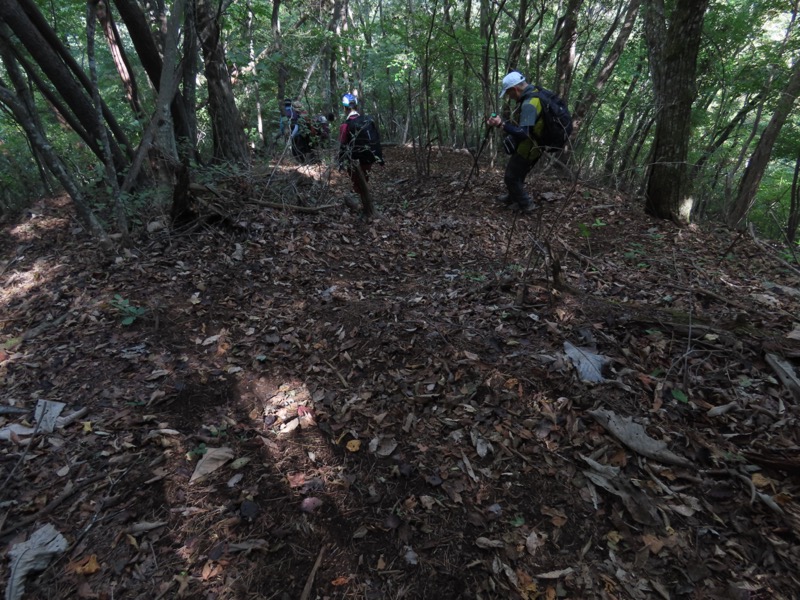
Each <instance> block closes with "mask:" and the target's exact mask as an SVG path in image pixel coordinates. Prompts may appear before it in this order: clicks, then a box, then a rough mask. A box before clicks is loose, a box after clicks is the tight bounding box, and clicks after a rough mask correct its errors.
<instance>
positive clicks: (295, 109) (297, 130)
mask: <svg viewBox="0 0 800 600" xmlns="http://www.w3.org/2000/svg"><path fill="white" fill-rule="evenodd" d="M289 108H290V110H291V127H292V129H291V134H290V135H291V140H292V156H294V157H295V158H296V159H297V162H299V163H306V162H313V159H314V156H313V149H314V140H313V139H312V130H311V123H310V122H309V119H308V118H307V117H308V116H307V114H306V111H305V110H303V106H302V105H301V104H300V102H298V101H294V102H292V104H291V106H290V107H289Z"/></svg>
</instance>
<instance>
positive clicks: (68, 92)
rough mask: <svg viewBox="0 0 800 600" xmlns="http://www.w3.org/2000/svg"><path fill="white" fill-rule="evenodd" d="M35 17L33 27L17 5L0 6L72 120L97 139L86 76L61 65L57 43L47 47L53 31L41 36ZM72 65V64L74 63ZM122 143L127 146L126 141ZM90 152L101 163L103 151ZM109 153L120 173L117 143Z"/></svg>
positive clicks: (0, 12) (61, 52) (94, 147)
mask: <svg viewBox="0 0 800 600" xmlns="http://www.w3.org/2000/svg"><path fill="white" fill-rule="evenodd" d="M26 6H27V4H26ZM28 8H30V9H31V10H34V9H36V7H35V6H33V7H32V8H31V7H29V6H28ZM36 14H37V18H36V21H35V23H34V21H32V20H31V19H30V18H29V15H28V14H27V13H26V12H25V11H23V9H22V6H21V5H20V4H19V3H18V2H11V1H9V0H4V1H2V2H0V21H3V22H5V23H6V24H7V25H8V26H9V28H10V29H11V30H12V31H13V32H14V34H15V36H16V37H17V39H19V40H20V41H21V42H22V44H23V45H24V46H25V48H26V49H27V50H28V52H29V53H30V55H31V57H32V58H33V60H34V61H35V62H36V64H37V65H38V66H39V68H40V69H41V70H42V72H43V73H44V74H45V76H46V77H47V78H48V79H49V80H50V82H51V83H52V84H53V86H54V87H55V88H56V89H57V90H58V92H59V94H60V95H61V97H62V98H63V100H64V104H65V105H66V106H67V107H69V110H70V111H71V112H72V114H73V115H74V118H75V119H76V120H77V121H79V122H80V123H81V125H82V126H83V127H84V128H85V129H86V131H87V133H88V135H89V137H90V139H92V140H98V139H100V136H101V132H100V130H99V125H98V123H97V119H95V118H94V107H93V104H92V100H91V97H90V96H89V95H88V94H87V93H86V92H87V90H89V89H90V87H91V86H90V84H89V81H88V78H87V77H86V74H85V73H83V72H82V71H80V70H79V71H80V73H81V74H82V78H78V79H76V78H75V77H73V74H74V72H75V70H74V69H73V70H72V71H71V70H70V69H69V68H68V67H67V66H66V63H65V62H64V61H65V60H66V59H65V58H64V55H68V53H67V52H66V50H65V49H64V48H63V45H62V44H61V43H60V42H58V40H57V39H56V41H57V42H58V46H57V47H53V46H52V45H51V44H50V40H52V39H53V37H54V34H53V33H52V30H49V31H48V35H47V37H45V35H43V34H42V32H41V30H40V27H39V26H41V25H42V23H44V24H45V25H46V23H45V22H44V19H43V18H41V15H40V14H39V13H38V10H36ZM70 59H71V57H70ZM72 62H73V63H74V60H73V61H72ZM104 115H105V116H106V118H107V119H108V118H113V116H110V113H107V112H105V111H104ZM120 136H121V139H125V138H124V134H121V133H120ZM125 141H126V142H127V140H125ZM90 148H91V149H92V151H93V152H94V153H95V154H96V155H97V157H98V158H99V159H100V160H102V158H103V151H102V148H100V147H99V146H98V145H97V144H93V145H92V144H90ZM111 151H112V154H113V156H114V164H115V166H116V168H117V170H123V169H124V168H125V167H126V166H127V162H128V161H127V157H126V156H125V153H124V152H123V151H122V149H121V148H120V146H119V145H118V144H117V143H116V142H112V145H111ZM131 154H132V150H131Z"/></svg>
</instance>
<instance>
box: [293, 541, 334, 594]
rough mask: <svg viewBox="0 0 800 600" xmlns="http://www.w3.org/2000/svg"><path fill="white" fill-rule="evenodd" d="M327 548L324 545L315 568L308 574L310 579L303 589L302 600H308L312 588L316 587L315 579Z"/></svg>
mask: <svg viewBox="0 0 800 600" xmlns="http://www.w3.org/2000/svg"><path fill="white" fill-rule="evenodd" d="M327 548H328V547H327V546H325V545H323V546H322V548H320V549H319V554H318V555H317V560H316V562H314V566H313V567H312V568H311V573H309V574H308V579H307V580H306V585H305V587H304V588H303V593H302V594H300V600H308V599H309V598H310V597H311V588H313V587H314V577H316V575H317V570H318V569H319V566H320V565H321V564H322V557H323V556H325V550H326V549H327Z"/></svg>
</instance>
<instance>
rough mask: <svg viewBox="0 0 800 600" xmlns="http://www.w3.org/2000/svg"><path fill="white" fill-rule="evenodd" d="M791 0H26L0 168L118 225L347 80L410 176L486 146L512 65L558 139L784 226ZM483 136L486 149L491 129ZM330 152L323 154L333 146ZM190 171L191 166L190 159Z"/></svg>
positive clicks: (652, 192) (10, 16)
mask: <svg viewBox="0 0 800 600" xmlns="http://www.w3.org/2000/svg"><path fill="white" fill-rule="evenodd" d="M797 9H798V2H797V1H796V0H795V1H794V2H786V1H785V0H759V1H756V2H752V1H744V0H733V1H728V0H725V1H709V0H703V1H697V0H675V1H665V0H601V1H589V0H567V1H560V2H544V1H538V2H537V1H533V0H511V1H507V0H500V1H490V0H478V1H476V2H473V1H471V0H470V1H466V2H464V1H453V0H441V1H440V0H433V1H430V2H427V1H419V0H415V1H413V2H412V1H408V2H402V1H401V2H395V1H380V2H362V1H349V0H321V1H316V2H305V1H301V2H281V0H274V1H273V2H271V3H268V2H259V1H254V0H247V1H237V2H233V1H231V0H218V1H211V0H176V1H175V2H164V1H163V0H153V1H137V0H114V1H113V2H105V1H99V2H98V1H94V0H91V1H89V2H88V3H87V2H83V1H79V0H76V1H62V2H53V1H45V0H42V1H38V2H37V1H34V0H13V1H12V0H9V1H6V2H3V3H2V4H1V5H0V51H1V52H2V67H3V69H2V71H1V72H0V107H2V111H0V180H2V181H0V183H2V185H1V186H0V188H2V192H0V194H1V195H2V198H0V200H1V201H2V211H3V213H4V214H13V213H14V212H16V211H18V210H19V209H21V208H24V207H26V206H28V205H30V203H31V201H32V200H34V199H35V198H37V197H40V196H41V195H44V194H50V193H53V192H54V191H55V190H57V189H58V188H63V189H65V190H66V191H67V192H68V193H69V195H70V196H71V197H72V199H73V201H74V203H75V205H76V208H77V210H78V214H79V216H80V218H81V219H82V221H83V222H84V224H85V225H86V227H87V228H89V229H91V230H93V231H94V233H95V234H96V235H99V236H101V237H102V236H104V235H106V234H108V233H109V232H111V231H116V232H118V233H120V234H121V235H122V237H123V238H127V236H128V235H129V231H130V229H131V228H132V227H136V226H138V224H140V223H142V222H144V221H145V220H146V218H145V217H144V215H145V214H147V213H148V212H150V211H153V210H161V211H163V210H169V205H170V203H171V201H172V197H173V190H174V188H175V185H176V183H179V182H180V181H181V173H183V174H184V175H183V176H184V178H185V177H187V174H188V173H189V172H191V178H192V179H205V180H213V179H214V177H215V173H220V172H231V171H240V170H247V169H249V168H250V167H251V166H252V165H254V164H260V163H264V162H265V161H268V160H270V159H277V158H279V157H281V158H282V159H285V144H284V138H282V137H281V136H280V133H279V132H280V128H279V122H280V118H281V106H282V103H283V102H282V101H283V98H284V97H291V98H293V99H296V100H299V101H300V102H301V103H302V104H303V105H304V106H305V107H306V109H307V110H308V111H309V112H310V113H314V114H316V113H321V114H329V113H331V112H332V113H334V114H336V115H338V114H339V113H340V111H339V106H338V99H339V97H340V96H341V94H342V93H344V92H353V93H356V94H358V95H359V96H360V97H361V99H362V104H363V106H364V108H365V110H366V112H369V113H371V114H374V115H375V116H376V117H377V118H378V119H379V122H380V125H381V129H382V132H383V136H384V138H385V139H386V140H387V141H390V142H396V143H398V144H407V145H410V146H411V147H412V148H413V149H414V151H415V156H416V163H417V175H418V176H419V177H420V178H424V177H425V176H427V175H430V174H431V166H430V160H429V158H430V151H431V149H432V148H434V147H436V146H449V147H453V148H467V149H470V151H471V152H473V153H476V152H477V151H478V149H479V148H480V147H481V142H482V140H483V138H484V134H485V128H484V125H483V122H484V119H485V117H486V116H487V115H488V114H489V113H491V112H502V111H505V113H506V114H507V115H508V114H509V112H510V109H511V107H508V106H502V105H501V104H500V101H499V100H498V98H497V90H498V80H499V78H501V77H502V76H503V74H504V73H506V72H507V71H508V70H510V69H517V70H520V71H521V72H523V73H524V74H525V75H526V76H527V77H528V78H529V80H530V81H533V82H538V83H540V84H542V85H544V86H546V87H549V88H552V89H554V90H556V91H557V92H558V93H559V94H561V95H562V96H563V97H564V98H565V99H566V100H567V102H568V104H569V106H570V108H571V109H572V112H573V113H574V118H575V131H574V134H573V139H572V140H571V144H570V146H569V147H568V148H567V149H566V151H565V152H564V154H562V155H561V156H560V157H558V158H559V160H560V161H561V162H563V163H564V164H566V165H567V166H568V167H569V169H570V171H571V172H572V173H573V174H574V175H576V176H577V177H578V178H579V179H581V180H582V181H585V182H588V183H592V184H595V185H607V186H611V187H614V188H618V189H622V190H625V191H628V192H631V193H634V194H640V196H641V197H642V199H643V202H645V203H646V209H647V212H648V213H650V214H651V215H653V216H656V217H660V218H666V219H670V220H672V221H674V222H676V223H678V224H686V223H688V222H690V221H699V220H712V221H720V222H724V223H727V224H728V225H730V226H733V227H736V228H742V227H743V226H744V225H745V224H746V223H747V222H748V221H749V222H752V223H755V224H756V225H757V227H758V229H759V230H760V232H761V233H762V234H763V235H767V236H769V237H772V238H774V239H779V240H782V241H788V242H795V241H796V238H797V229H798V223H799V222H800V186H799V185H798V173H799V172H800V118H798V115H797V113H796V112H793V111H792V108H793V105H794V102H795V100H796V97H797V95H798V90H800V63H798V55H800V40H799V39H798V35H797ZM490 142H491V144H490V145H489V154H492V153H494V152H496V141H495V140H490ZM332 162H333V161H331V163H332ZM184 181H185V179H184Z"/></svg>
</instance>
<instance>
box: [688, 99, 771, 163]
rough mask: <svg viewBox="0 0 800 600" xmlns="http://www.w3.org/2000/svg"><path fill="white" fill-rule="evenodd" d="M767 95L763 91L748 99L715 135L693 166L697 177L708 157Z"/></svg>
mask: <svg viewBox="0 0 800 600" xmlns="http://www.w3.org/2000/svg"><path fill="white" fill-rule="evenodd" d="M765 97H766V93H765V92H764V91H761V92H759V93H758V94H756V95H755V96H753V97H752V98H750V99H748V100H747V101H746V102H745V103H744V106H742V108H741V109H740V110H739V112H737V113H736V115H735V116H734V117H733V118H732V119H731V120H730V121H729V122H728V124H727V125H726V126H725V127H723V128H722V130H721V131H719V132H717V133H716V134H715V135H714V136H713V139H712V140H711V141H710V142H709V143H708V145H706V147H705V149H704V150H703V154H702V156H700V158H699V159H698V160H697V162H696V163H695V164H694V167H693V168H692V172H693V174H694V176H695V177H697V176H698V175H699V174H700V171H702V169H703V167H704V166H705V164H706V162H707V161H708V159H709V158H711V156H712V155H713V154H714V153H715V152H716V151H717V150H719V149H720V148H721V147H722V144H724V143H725V142H726V141H728V138H729V137H730V136H731V134H732V133H733V132H734V131H736V129H737V128H738V127H741V125H742V123H744V120H745V117H747V115H748V114H750V111H752V110H753V109H754V108H756V107H758V106H760V105H761V104H762V103H763V102H764V98H765Z"/></svg>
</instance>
